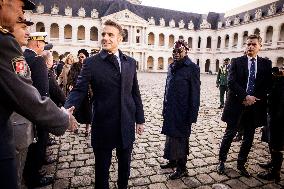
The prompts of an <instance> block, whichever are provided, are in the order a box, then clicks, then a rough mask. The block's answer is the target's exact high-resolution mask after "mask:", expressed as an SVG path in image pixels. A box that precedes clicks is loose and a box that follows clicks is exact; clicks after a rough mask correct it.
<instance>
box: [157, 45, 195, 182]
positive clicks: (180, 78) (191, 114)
mask: <svg viewBox="0 0 284 189" xmlns="http://www.w3.org/2000/svg"><path fill="white" fill-rule="evenodd" d="M187 51H188V47H187V45H186V42H185V41H184V40H178V41H177V42H175V44H174V49H173V58H174V62H173V63H172V64H171V65H170V66H169V70H168V76H167V81H166V87H165V94H164V107H163V118H164V122H163V128H162V134H165V135H166V143H165V149H164V158H165V159H167V160H169V162H168V163H167V164H162V165H161V168H162V169H166V168H174V167H177V168H176V171H175V172H174V173H173V174H171V175H170V177H169V178H170V179H172V180H174V179H179V178H181V177H184V176H187V169H186V162H187V155H188V154H189V146H188V143H189V136H190V133H191V125H192V123H195V122H196V121H197V116H198V110H199V104H200V70H199V67H198V66H197V65H196V64H195V63H193V62H192V61H191V60H190V59H189V58H188V56H187Z"/></svg>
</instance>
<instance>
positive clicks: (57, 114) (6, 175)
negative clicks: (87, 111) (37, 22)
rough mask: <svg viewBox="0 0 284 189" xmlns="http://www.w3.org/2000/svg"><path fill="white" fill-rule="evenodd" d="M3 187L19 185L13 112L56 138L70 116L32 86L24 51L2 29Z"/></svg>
mask: <svg viewBox="0 0 284 189" xmlns="http://www.w3.org/2000/svg"><path fill="white" fill-rule="evenodd" d="M0 44H1V48H0V91H1V93H0V186H1V189H14V188H18V186H17V171H16V160H15V143H14V137H13V128H12V126H11V123H10V122H9V117H10V115H11V114H12V112H13V111H15V112H17V113H19V114H21V115H23V116H24V117H26V118H27V119H29V120H30V121H32V122H33V123H36V124H37V125H38V126H39V127H44V128H45V129H46V130H47V131H48V132H51V133H53V134H55V135H62V134H64V132H65V130H66V129H67V127H68V126H69V115H68V114H67V113H66V112H65V111H63V110H60V109H58V107H57V106H56V104H54V103H53V102H52V101H51V100H50V99H49V98H48V97H41V95H40V94H39V93H38V91H37V89H35V88H34V87H33V86H32V81H31V78H30V70H29V67H28V65H27V63H26V61H25V58H24V57H23V53H22V50H21V48H20V46H19V44H18V43H17V42H16V40H15V38H14V37H13V35H11V34H10V33H9V31H7V30H5V29H3V28H2V27H1V26H0Z"/></svg>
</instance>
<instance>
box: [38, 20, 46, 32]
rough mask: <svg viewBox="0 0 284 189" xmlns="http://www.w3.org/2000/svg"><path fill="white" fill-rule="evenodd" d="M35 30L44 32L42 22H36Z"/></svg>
mask: <svg viewBox="0 0 284 189" xmlns="http://www.w3.org/2000/svg"><path fill="white" fill-rule="evenodd" d="M36 32H45V27H44V23H42V22H38V23H36Z"/></svg>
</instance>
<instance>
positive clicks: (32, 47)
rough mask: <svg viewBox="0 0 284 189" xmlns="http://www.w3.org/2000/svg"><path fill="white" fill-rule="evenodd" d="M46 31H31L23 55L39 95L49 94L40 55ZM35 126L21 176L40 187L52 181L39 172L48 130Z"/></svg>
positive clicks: (42, 162)
mask: <svg viewBox="0 0 284 189" xmlns="http://www.w3.org/2000/svg"><path fill="white" fill-rule="evenodd" d="M46 36H47V33H46V32H34V33H31V34H30V36H29V39H28V44H27V48H26V50H25V51H24V57H25V59H26V61H27V63H28V65H29V67H30V70H31V78H32V81H33V86H34V87H35V88H37V90H38V91H39V93H40V94H41V96H49V80H48V70H47V66H46V63H45V61H44V58H43V57H42V56H41V54H42V52H43V51H44V47H45V45H46V44H47V42H45V37H46ZM35 128H36V137H37V142H36V143H33V144H31V145H30V147H29V150H28V155H27V161H26V165H25V169H24V174H23V177H24V179H25V183H26V185H27V186H28V187H31V188H32V187H40V186H45V185H49V184H51V183H52V182H53V178H52V177H43V176H41V174H40V172H39V171H40V169H41V168H42V166H43V164H44V161H45V153H46V147H47V142H48V138H49V137H48V132H47V131H45V130H44V129H43V128H40V127H37V126H36V127H35Z"/></svg>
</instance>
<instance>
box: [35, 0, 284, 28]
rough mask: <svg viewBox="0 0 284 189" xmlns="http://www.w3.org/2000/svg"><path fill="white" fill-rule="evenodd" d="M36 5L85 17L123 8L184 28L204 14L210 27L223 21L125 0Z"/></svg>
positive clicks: (59, 0) (48, 0)
mask: <svg viewBox="0 0 284 189" xmlns="http://www.w3.org/2000/svg"><path fill="white" fill-rule="evenodd" d="M33 1H34V2H35V4H36V5H38V4H39V3H40V2H41V3H42V4H43V5H44V7H45V8H44V12H45V13H50V12H51V7H52V6H53V5H54V4H56V5H58V6H59V14H60V15H64V10H65V8H66V7H67V6H69V7H71V8H72V14H73V16H77V11H78V9H79V8H80V7H83V8H84V9H85V11H86V17H91V11H92V10H93V9H96V10H97V11H98V12H99V18H100V17H104V16H107V15H110V14H113V13H116V12H119V11H122V10H125V9H128V10H129V11H131V12H133V13H135V14H137V15H138V16H140V17H142V18H144V19H145V20H148V18H150V17H153V18H154V19H155V24H156V25H159V19H160V18H164V19H165V24H166V26H168V25H169V21H170V20H171V19H174V20H175V23H176V27H178V22H179V21H180V20H183V21H184V23H185V24H186V25H185V28H187V26H188V23H189V22H190V20H192V21H193V23H194V26H195V28H194V29H200V28H199V26H200V24H201V22H202V20H203V18H204V16H205V18H206V20H207V21H208V22H209V23H210V24H211V28H212V29H217V26H218V21H222V22H223V23H224V22H225V19H226V18H224V14H223V13H214V12H209V13H208V15H202V14H198V13H188V12H181V11H174V10H169V9H162V8H157V7H150V6H143V5H135V4H131V3H130V2H128V1H126V0H33ZM283 3H284V0H278V1H277V2H276V5H277V11H276V12H277V13H279V12H281V11H282V6H283ZM258 8H260V9H262V12H263V16H266V15H267V12H268V8H269V4H268V5H265V6H262V7H258ZM258 8H257V9H258ZM255 11H256V9H253V10H249V11H248V12H249V14H250V15H251V19H253V18H254V14H255ZM245 13H246V12H243V13H240V14H238V16H239V17H240V18H241V23H242V21H243V18H244V15H245ZM235 16H236V15H234V16H231V20H233V19H234V17H235Z"/></svg>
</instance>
